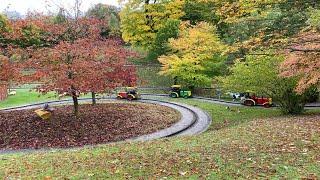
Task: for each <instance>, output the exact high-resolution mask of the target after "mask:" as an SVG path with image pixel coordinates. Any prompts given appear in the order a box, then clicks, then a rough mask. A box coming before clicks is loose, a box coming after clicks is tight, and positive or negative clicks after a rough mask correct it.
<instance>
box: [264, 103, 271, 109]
mask: <svg viewBox="0 0 320 180" xmlns="http://www.w3.org/2000/svg"><path fill="white" fill-rule="evenodd" d="M263 107H265V108H270V107H271V105H270V104H269V103H266V104H264V105H263Z"/></svg>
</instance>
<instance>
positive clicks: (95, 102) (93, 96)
mask: <svg viewBox="0 0 320 180" xmlns="http://www.w3.org/2000/svg"><path fill="white" fill-rule="evenodd" d="M91 95H92V105H95V104H97V101H96V93H95V92H91Z"/></svg>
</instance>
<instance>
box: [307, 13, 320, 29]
mask: <svg viewBox="0 0 320 180" xmlns="http://www.w3.org/2000/svg"><path fill="white" fill-rule="evenodd" d="M308 15H309V19H308V21H307V23H308V24H309V25H310V26H311V27H314V28H316V29H318V30H320V9H314V8H310V9H309V12H308Z"/></svg>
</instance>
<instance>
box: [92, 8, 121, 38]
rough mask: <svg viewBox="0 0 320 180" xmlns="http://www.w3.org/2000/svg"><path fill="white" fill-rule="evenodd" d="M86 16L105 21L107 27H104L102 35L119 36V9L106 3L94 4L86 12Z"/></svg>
mask: <svg viewBox="0 0 320 180" xmlns="http://www.w3.org/2000/svg"><path fill="white" fill-rule="evenodd" d="M86 16H88V17H94V18H98V19H101V20H105V21H107V24H108V27H104V28H105V31H104V33H105V34H104V35H105V36H108V35H115V36H120V35H121V32H120V16H119V9H118V8H117V7H115V6H110V5H106V4H101V3H99V4H96V5H94V6H93V7H92V8H90V9H89V10H88V11H87V12H86Z"/></svg>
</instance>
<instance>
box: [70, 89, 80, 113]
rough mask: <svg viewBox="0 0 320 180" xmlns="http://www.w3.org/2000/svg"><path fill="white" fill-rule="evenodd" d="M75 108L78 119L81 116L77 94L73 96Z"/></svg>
mask: <svg viewBox="0 0 320 180" xmlns="http://www.w3.org/2000/svg"><path fill="white" fill-rule="evenodd" d="M72 100H73V107H74V115H75V116H76V117H78V115H79V102H78V97H77V95H76V93H73V94H72Z"/></svg>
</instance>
